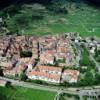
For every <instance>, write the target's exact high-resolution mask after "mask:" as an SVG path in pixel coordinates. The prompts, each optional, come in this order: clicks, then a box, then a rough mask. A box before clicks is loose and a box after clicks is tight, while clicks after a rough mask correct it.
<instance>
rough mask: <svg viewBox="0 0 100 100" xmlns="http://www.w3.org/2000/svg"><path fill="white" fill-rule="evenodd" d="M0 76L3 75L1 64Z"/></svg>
mask: <svg viewBox="0 0 100 100" xmlns="http://www.w3.org/2000/svg"><path fill="white" fill-rule="evenodd" d="M0 76H3V70H2V68H1V66H0Z"/></svg>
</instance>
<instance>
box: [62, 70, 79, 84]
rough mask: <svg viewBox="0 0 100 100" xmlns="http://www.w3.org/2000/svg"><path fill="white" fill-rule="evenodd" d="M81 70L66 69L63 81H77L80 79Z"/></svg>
mask: <svg viewBox="0 0 100 100" xmlns="http://www.w3.org/2000/svg"><path fill="white" fill-rule="evenodd" d="M78 76H79V71H77V70H64V72H63V74H62V81H67V82H69V83H76V82H77V80H78Z"/></svg>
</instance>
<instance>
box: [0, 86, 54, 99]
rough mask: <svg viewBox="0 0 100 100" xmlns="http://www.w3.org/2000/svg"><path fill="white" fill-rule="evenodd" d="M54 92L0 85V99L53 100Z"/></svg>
mask: <svg viewBox="0 0 100 100" xmlns="http://www.w3.org/2000/svg"><path fill="white" fill-rule="evenodd" d="M54 97H55V93H53V92H48V91H42V90H33V89H28V88H22V87H14V88H11V87H10V88H7V87H0V100H53V99H54Z"/></svg>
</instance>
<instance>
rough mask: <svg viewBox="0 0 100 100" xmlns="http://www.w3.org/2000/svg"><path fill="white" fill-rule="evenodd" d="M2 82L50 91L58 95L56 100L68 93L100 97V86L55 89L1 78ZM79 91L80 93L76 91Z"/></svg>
mask: <svg viewBox="0 0 100 100" xmlns="http://www.w3.org/2000/svg"><path fill="white" fill-rule="evenodd" d="M0 79H2V80H6V81H9V82H11V84H12V85H13V86H21V87H26V88H32V89H38V90H45V91H50V92H56V93H57V95H56V96H55V99H54V100H59V98H60V95H61V94H62V93H68V94H72V95H78V96H79V97H80V96H84V95H85V96H96V97H97V96H98V95H100V86H97V87H96V86H94V88H96V89H94V90H93V88H92V87H86V88H84V89H83V88H74V89H73V88H66V89H65V88H63V89H62V88H60V87H53V86H45V85H39V84H34V83H29V82H23V81H19V80H13V79H8V78H5V77H0ZM76 90H79V91H76Z"/></svg>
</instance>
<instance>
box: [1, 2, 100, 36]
mask: <svg viewBox="0 0 100 100" xmlns="http://www.w3.org/2000/svg"><path fill="white" fill-rule="evenodd" d="M72 5H74V3H73V4H72ZM40 7H41V6H39V5H38V6H37V7H36V6H35V7H34V6H33V5H27V6H24V7H23V5H22V6H21V7H17V6H15V7H12V8H9V9H6V10H5V13H4V14H3V16H6V17H7V18H6V17H5V22H6V26H7V28H8V30H10V31H13V32H15V31H17V32H18V33H19V34H21V35H46V34H58V33H59V34H61V33H67V32H79V33H80V35H82V36H99V37H100V10H99V8H96V7H94V6H92V5H88V4H83V3H81V4H79V7H78V8H77V7H76V6H75V5H74V6H72V7H71V8H70V7H67V6H66V7H67V9H68V13H60V14H58V13H55V12H52V11H50V10H48V9H46V8H45V9H42V10H41V9H38V8H40ZM7 11H9V14H7ZM2 12H4V11H2ZM8 15H9V16H8Z"/></svg>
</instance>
